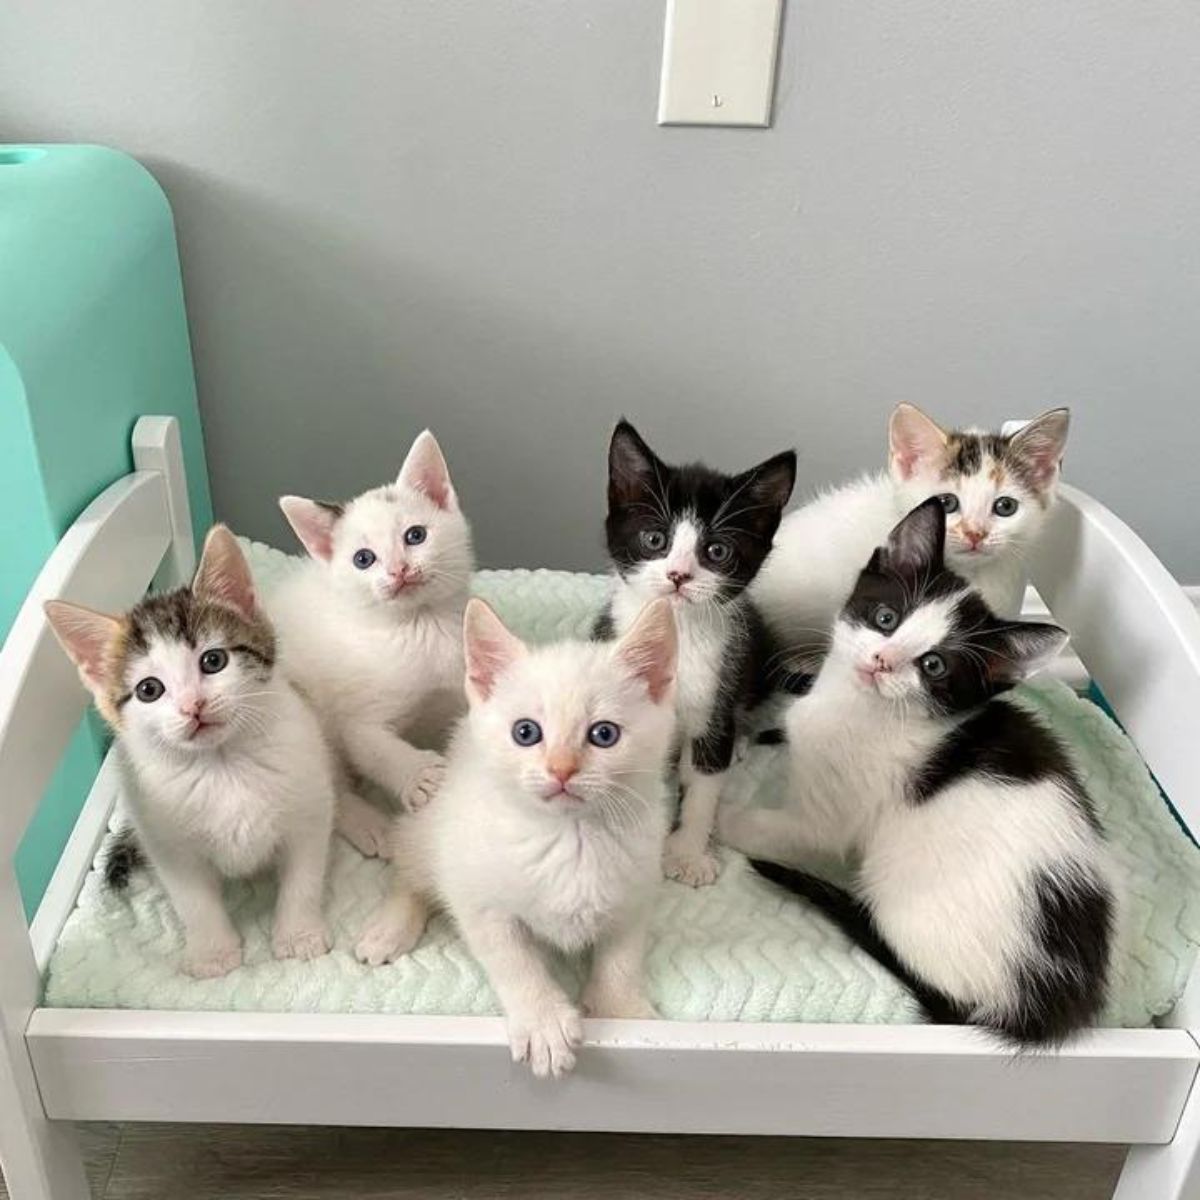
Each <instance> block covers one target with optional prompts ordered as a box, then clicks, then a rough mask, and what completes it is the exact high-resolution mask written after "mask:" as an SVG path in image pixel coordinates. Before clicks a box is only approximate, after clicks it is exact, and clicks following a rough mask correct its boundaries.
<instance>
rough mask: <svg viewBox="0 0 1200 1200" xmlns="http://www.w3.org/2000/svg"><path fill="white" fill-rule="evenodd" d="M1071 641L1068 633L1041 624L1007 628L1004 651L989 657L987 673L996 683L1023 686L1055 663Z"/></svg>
mask: <svg viewBox="0 0 1200 1200" xmlns="http://www.w3.org/2000/svg"><path fill="white" fill-rule="evenodd" d="M1069 637H1070V635H1069V634H1068V633H1067V631H1066V630H1065V629H1060V628H1059V627H1058V626H1057V625H1050V624H1047V623H1045V622H1041V621H1024V622H1020V623H1018V624H1016V625H1005V626H1004V627H1003V631H1002V633H1001V634H1000V640H1001V642H1002V645H1003V649H1002V650H1001V651H1000V652H997V653H994V654H989V655H988V656H987V658H988V670H989V672H990V674H991V676H992V678H993V679H995V680H997V681H1000V682H1004V683H1020V682H1021V680H1022V679H1027V678H1028V677H1029V676H1030V675H1034V674H1036V673H1037V672H1038V671H1040V670H1041V669H1042V668H1043V667H1045V666H1048V665H1049V664H1050V663H1052V662H1053V661H1054V660H1055V659H1056V658H1057V657H1058V656H1059V654H1061V653H1062V650H1063V647H1065V646H1066V644H1067V640H1068V638H1069Z"/></svg>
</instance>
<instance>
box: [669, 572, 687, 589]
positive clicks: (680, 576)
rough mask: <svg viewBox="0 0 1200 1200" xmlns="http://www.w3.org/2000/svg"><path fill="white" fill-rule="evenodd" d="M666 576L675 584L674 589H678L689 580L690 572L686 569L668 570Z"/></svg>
mask: <svg viewBox="0 0 1200 1200" xmlns="http://www.w3.org/2000/svg"><path fill="white" fill-rule="evenodd" d="M667 578H668V579H669V580H670V581H671V582H672V583H673V584H674V585H675V590H676V591H679V589H680V588H681V587H683V585H684V584H685V583H688V582H690V581H691V578H692V576H691V573H690V572H688V571H668V572H667Z"/></svg>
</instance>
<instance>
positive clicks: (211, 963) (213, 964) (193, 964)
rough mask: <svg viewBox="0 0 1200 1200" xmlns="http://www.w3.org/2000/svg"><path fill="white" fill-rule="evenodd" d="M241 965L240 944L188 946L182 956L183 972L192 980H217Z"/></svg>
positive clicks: (208, 943)
mask: <svg viewBox="0 0 1200 1200" xmlns="http://www.w3.org/2000/svg"><path fill="white" fill-rule="evenodd" d="M241 965H242V946H241V943H240V942H228V943H223V944H220V945H215V946H214V945H213V944H212V943H211V942H205V943H203V944H200V945H197V944H190V945H189V946H188V947H187V949H186V950H185V951H184V955H183V969H184V972H185V973H186V974H188V975H190V976H191V977H192V978H193V979H219V978H220V977H221V976H222V975H228V974H229V972H230V971H232V970H234V968H235V967H240V966H241Z"/></svg>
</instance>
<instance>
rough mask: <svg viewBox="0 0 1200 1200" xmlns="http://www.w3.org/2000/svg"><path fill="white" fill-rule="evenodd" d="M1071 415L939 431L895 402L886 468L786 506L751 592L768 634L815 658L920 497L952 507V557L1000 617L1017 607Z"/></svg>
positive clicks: (799, 658)
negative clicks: (864, 571) (867, 567)
mask: <svg viewBox="0 0 1200 1200" xmlns="http://www.w3.org/2000/svg"><path fill="white" fill-rule="evenodd" d="M1069 426H1070V413H1069V412H1068V410H1067V409H1065V408H1055V409H1051V410H1050V411H1049V412H1044V413H1042V415H1041V416H1039V417H1036V418H1035V419H1034V420H1032V421H1030V422H1028V423H1027V424H1026V425H1024V426H1023V427H1022V428H1021V429H1019V430H1018V431H1017V432H1016V433H1013V434H1011V435H1008V434H1000V433H984V432H982V431H979V430H973V429H969V430H951V429H943V428H942V427H941V426H940V425H938V424H937V422H935V421H934V420H932V419H931V418H930V417H927V416H926V415H925V414H924V413H923V412H921V410H920V409H919V408H916V407H914V406H913V405H911V404H900V405H897V407H896V410H895V411H894V412H893V413H892V417H891V421H890V423H889V426H888V469H887V470H886V471H883V472H880V473H878V474H874V475H867V476H864V477H863V478H861V479H856V480H853V481H852V482H850V483H846V484H843V485H842V486H841V487H838V488H834V489H833V490H832V491H828V492H824V493H822V494H821V495H819V496H817V497H816V498H815V499H813V500H810V501H808V502H807V503H806V504H804V505H802V506H801V507H800V508H797V509H795V510H794V511H793V512H790V513H788V515H787V516H786V517H784V519H783V522H782V523H781V525H780V527H779V532H778V534H777V535H776V537H775V551H774V553H773V554H772V555H771V557H770V559H769V561H768V562H767V563H766V565H765V566H764V567H763V570H762V573H761V574H760V575H759V577H758V579H757V580H755V582H754V587H753V588H752V589H751V593H752V595H753V597H754V602H755V603H756V604H757V605H758V607H759V609H760V610H761V611H762V614H763V617H764V619H765V620H766V622H767V624H768V626H770V628H771V631H772V634H773V635H774V637H775V638H776V640H777V641H778V643H779V644H780V645H781V646H784V647H787V648H789V650H791V651H792V652H793V659H792V665H793V666H797V667H798V666H799V665H800V664H802V663H807V664H809V665H812V664H813V662H814V659H815V658H819V652H820V651H822V650H824V648H825V645H826V643H827V641H828V635H829V627H830V625H831V624H832V622H833V619H834V617H835V616H836V615H837V613H838V611H839V610H840V609H841V607H842V605H843V604H845V602H846V597H847V596H849V595H850V590H851V588H853V587H854V581H855V579H856V578H857V576H858V572H859V569H860V568H861V567H862V564H863V563H864V562H866V560H867V558H868V557H869V556H870V554H871V551H872V550H873V549H874V548H875V547H876V546H878V545H880V544H881V543H882V542H883V541H884V539H885V538H886V537H887V534H888V530H889V529H891V528H892V526H893V525H895V524H896V522H897V521H899V520H900V518H901V517H902V516H904V514H905V513H907V512H910V511H911V510H912V509H913V508H915V507H916V506H917V505H918V504H920V503H921V502H922V501H924V500H928V499H929V498H930V497H931V496H937V497H938V498H939V500H940V501H941V503H942V505H943V507H944V508H945V510H946V557H947V562H948V563H949V565H950V566H951V567H952V568H953V570H954V571H955V572H956V573H957V574H959V575H961V576H962V577H963V578H964V579H966V580H967V582H968V583H970V584H971V586H972V587H974V588H976V589H977V590H978V591H979V593H980V595H981V596H982V597H983V599H984V600H985V601H986V602H987V604H988V606H989V607H990V608H991V609H992V611H993V612H995V613H998V614H999V615H1000V616H1005V617H1016V616H1018V615H1019V614H1020V611H1021V603H1022V600H1023V598H1024V595H1025V584H1026V569H1025V559H1026V558H1027V556H1028V552H1029V550H1030V548H1031V547H1032V546H1033V544H1034V543H1035V542H1036V541H1037V538H1038V536H1039V535H1040V533H1041V532H1042V530H1043V528H1045V524H1046V518H1047V517H1048V515H1049V513H1050V511H1051V509H1052V508H1053V505H1054V501H1055V498H1056V495H1057V491H1058V480H1059V473H1060V467H1061V463H1062V457H1063V450H1064V449H1065V447H1066V441H1067V431H1068V428H1069Z"/></svg>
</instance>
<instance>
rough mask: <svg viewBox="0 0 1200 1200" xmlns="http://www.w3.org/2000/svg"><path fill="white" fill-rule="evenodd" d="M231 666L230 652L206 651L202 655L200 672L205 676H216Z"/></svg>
mask: <svg viewBox="0 0 1200 1200" xmlns="http://www.w3.org/2000/svg"><path fill="white" fill-rule="evenodd" d="M228 665H229V651H228V650H220V649H217V650H205V652H204V653H203V654H202V655H200V670H201V671H203V672H204V674H205V675H215V674H216V673H217V672H218V671H223V670H225V668H226V667H227V666H228Z"/></svg>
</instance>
